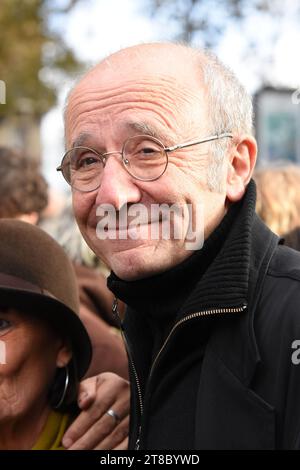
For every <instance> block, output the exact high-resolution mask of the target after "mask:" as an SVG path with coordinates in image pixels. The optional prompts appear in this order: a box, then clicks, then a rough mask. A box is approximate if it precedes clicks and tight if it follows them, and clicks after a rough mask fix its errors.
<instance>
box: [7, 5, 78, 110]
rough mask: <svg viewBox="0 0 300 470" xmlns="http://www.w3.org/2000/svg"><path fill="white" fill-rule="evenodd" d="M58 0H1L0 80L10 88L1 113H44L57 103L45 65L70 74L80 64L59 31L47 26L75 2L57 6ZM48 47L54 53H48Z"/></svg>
mask: <svg viewBox="0 0 300 470" xmlns="http://www.w3.org/2000/svg"><path fill="white" fill-rule="evenodd" d="M55 3H56V2H55V1H53V0H52V2H51V1H50V0H48V1H47V0H1V4H0V79H1V80H4V82H5V83H6V90H7V95H6V105H5V106H0V113H2V116H3V115H4V113H5V116H8V115H10V114H18V113H19V112H29V113H30V114H33V115H35V116H37V117H39V116H41V115H42V114H44V113H45V112H46V111H48V110H49V109H50V108H51V107H52V106H53V105H54V104H55V102H56V91H55V89H54V85H53V86H52V87H51V86H50V85H49V84H48V83H47V84H46V83H45V82H44V81H43V80H42V79H41V71H43V68H44V67H47V69H49V68H50V69H52V70H57V71H60V72H68V73H69V72H72V71H75V70H76V69H78V68H79V67H80V65H81V64H79V63H78V61H77V60H76V58H75V57H74V55H73V53H72V51H71V50H70V49H69V48H68V47H67V46H66V44H65V43H64V42H63V40H62V38H61V37H60V36H59V34H58V33H53V32H51V31H50V30H49V28H48V21H49V17H50V15H54V14H66V13H67V12H68V10H69V9H70V8H71V7H72V6H73V5H74V3H76V2H74V0H73V1H70V2H69V4H68V3H67V6H66V7H65V8H64V9H59V8H58V7H57V8H54V7H53V5H54V4H55ZM60 3H61V2H60ZM65 3H66V2H65ZM50 5H52V6H51V7H50ZM49 49H50V50H51V51H52V54H45V51H47V50H48V51H49ZM0 116H1V114H0Z"/></svg>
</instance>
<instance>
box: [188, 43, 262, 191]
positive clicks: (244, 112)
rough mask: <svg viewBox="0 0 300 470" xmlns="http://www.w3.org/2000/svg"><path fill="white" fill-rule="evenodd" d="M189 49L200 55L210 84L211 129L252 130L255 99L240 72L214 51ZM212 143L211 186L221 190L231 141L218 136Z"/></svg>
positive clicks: (238, 131)
mask: <svg viewBox="0 0 300 470" xmlns="http://www.w3.org/2000/svg"><path fill="white" fill-rule="evenodd" d="M189 49H190V50H191V51H192V52H193V54H194V55H195V56H196V61H197V63H198V64H199V65H200V68H201V72H202V79H203V82H204V85H205V87H206V99H207V105H208V109H209V121H210V122H209V125H210V129H209V132H211V133H212V134H221V133H222V132H232V133H236V134H243V133H245V134H252V130H253V106H252V99H251V96H250V95H249V94H248V93H247V91H246V89H245V88H244V86H243V85H242V84H241V83H240V81H239V80H238V78H237V77H236V75H235V74H234V73H233V72H232V70H231V69H230V68H229V67H227V66H226V65H224V64H223V63H222V62H221V61H220V60H219V58H218V57H217V56H216V55H215V54H214V53H212V52H211V51H208V50H204V51H203V50H198V49H194V48H192V47H191V48H189ZM197 59H198V60H197ZM211 145H212V147H211V148H212V156H213V158H212V160H211V162H210V164H209V167H208V172H207V182H208V186H209V189H210V190H217V191H221V190H222V188H221V178H220V176H221V175H220V170H221V165H222V163H223V161H224V158H225V155H226V152H227V150H228V148H230V145H231V141H230V140H229V139H224V140H217V141H215V142H212V144H211Z"/></svg>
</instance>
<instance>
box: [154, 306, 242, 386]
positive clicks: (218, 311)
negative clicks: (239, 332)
mask: <svg viewBox="0 0 300 470" xmlns="http://www.w3.org/2000/svg"><path fill="white" fill-rule="evenodd" d="M246 308H247V306H246V305H243V306H242V307H228V308H216V309H210V310H203V311H202V312H196V313H191V314H189V315H187V316H186V317H184V318H182V319H181V320H179V321H178V322H177V323H175V325H174V326H173V328H172V329H171V331H170V333H169V334H168V336H167V338H166V340H165V342H164V344H163V345H162V347H161V348H160V350H159V351H158V353H157V355H156V357H155V359H154V361H153V363H152V366H151V369H150V374H149V380H150V378H151V375H152V373H153V369H154V367H155V365H156V363H157V361H158V359H159V356H160V355H161V353H162V351H163V350H164V349H165V347H166V345H167V343H168V342H169V340H170V337H171V336H172V335H173V333H174V331H175V330H176V329H177V328H178V327H179V326H180V325H182V324H183V323H185V322H187V321H189V320H192V319H193V318H197V317H206V316H209V315H218V314H223V313H241V312H243V311H244V310H245V309H246Z"/></svg>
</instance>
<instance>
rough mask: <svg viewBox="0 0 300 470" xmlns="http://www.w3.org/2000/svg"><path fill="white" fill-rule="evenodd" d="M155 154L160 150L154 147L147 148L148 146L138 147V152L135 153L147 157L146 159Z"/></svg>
mask: <svg viewBox="0 0 300 470" xmlns="http://www.w3.org/2000/svg"><path fill="white" fill-rule="evenodd" d="M157 152H160V149H157V148H155V147H149V146H148V147H140V148H139V149H138V152H137V153H138V154H139V155H140V156H148V157H151V156H153V155H156V154H157Z"/></svg>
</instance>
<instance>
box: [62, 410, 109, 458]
mask: <svg viewBox="0 0 300 470" xmlns="http://www.w3.org/2000/svg"><path fill="white" fill-rule="evenodd" d="M114 428H115V423H114V421H113V420H112V418H111V416H108V415H104V416H103V417H102V418H101V419H99V420H98V421H96V423H95V424H94V425H93V426H92V427H90V428H89V430H88V431H87V432H86V433H85V434H84V435H83V436H81V437H80V438H79V439H77V440H76V442H74V444H73V445H72V446H71V447H69V449H68V450H89V449H95V448H96V446H97V445H99V443H101V442H102V441H103V440H104V439H105V438H106V436H107V435H109V434H111V433H112V432H113V430H114Z"/></svg>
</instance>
